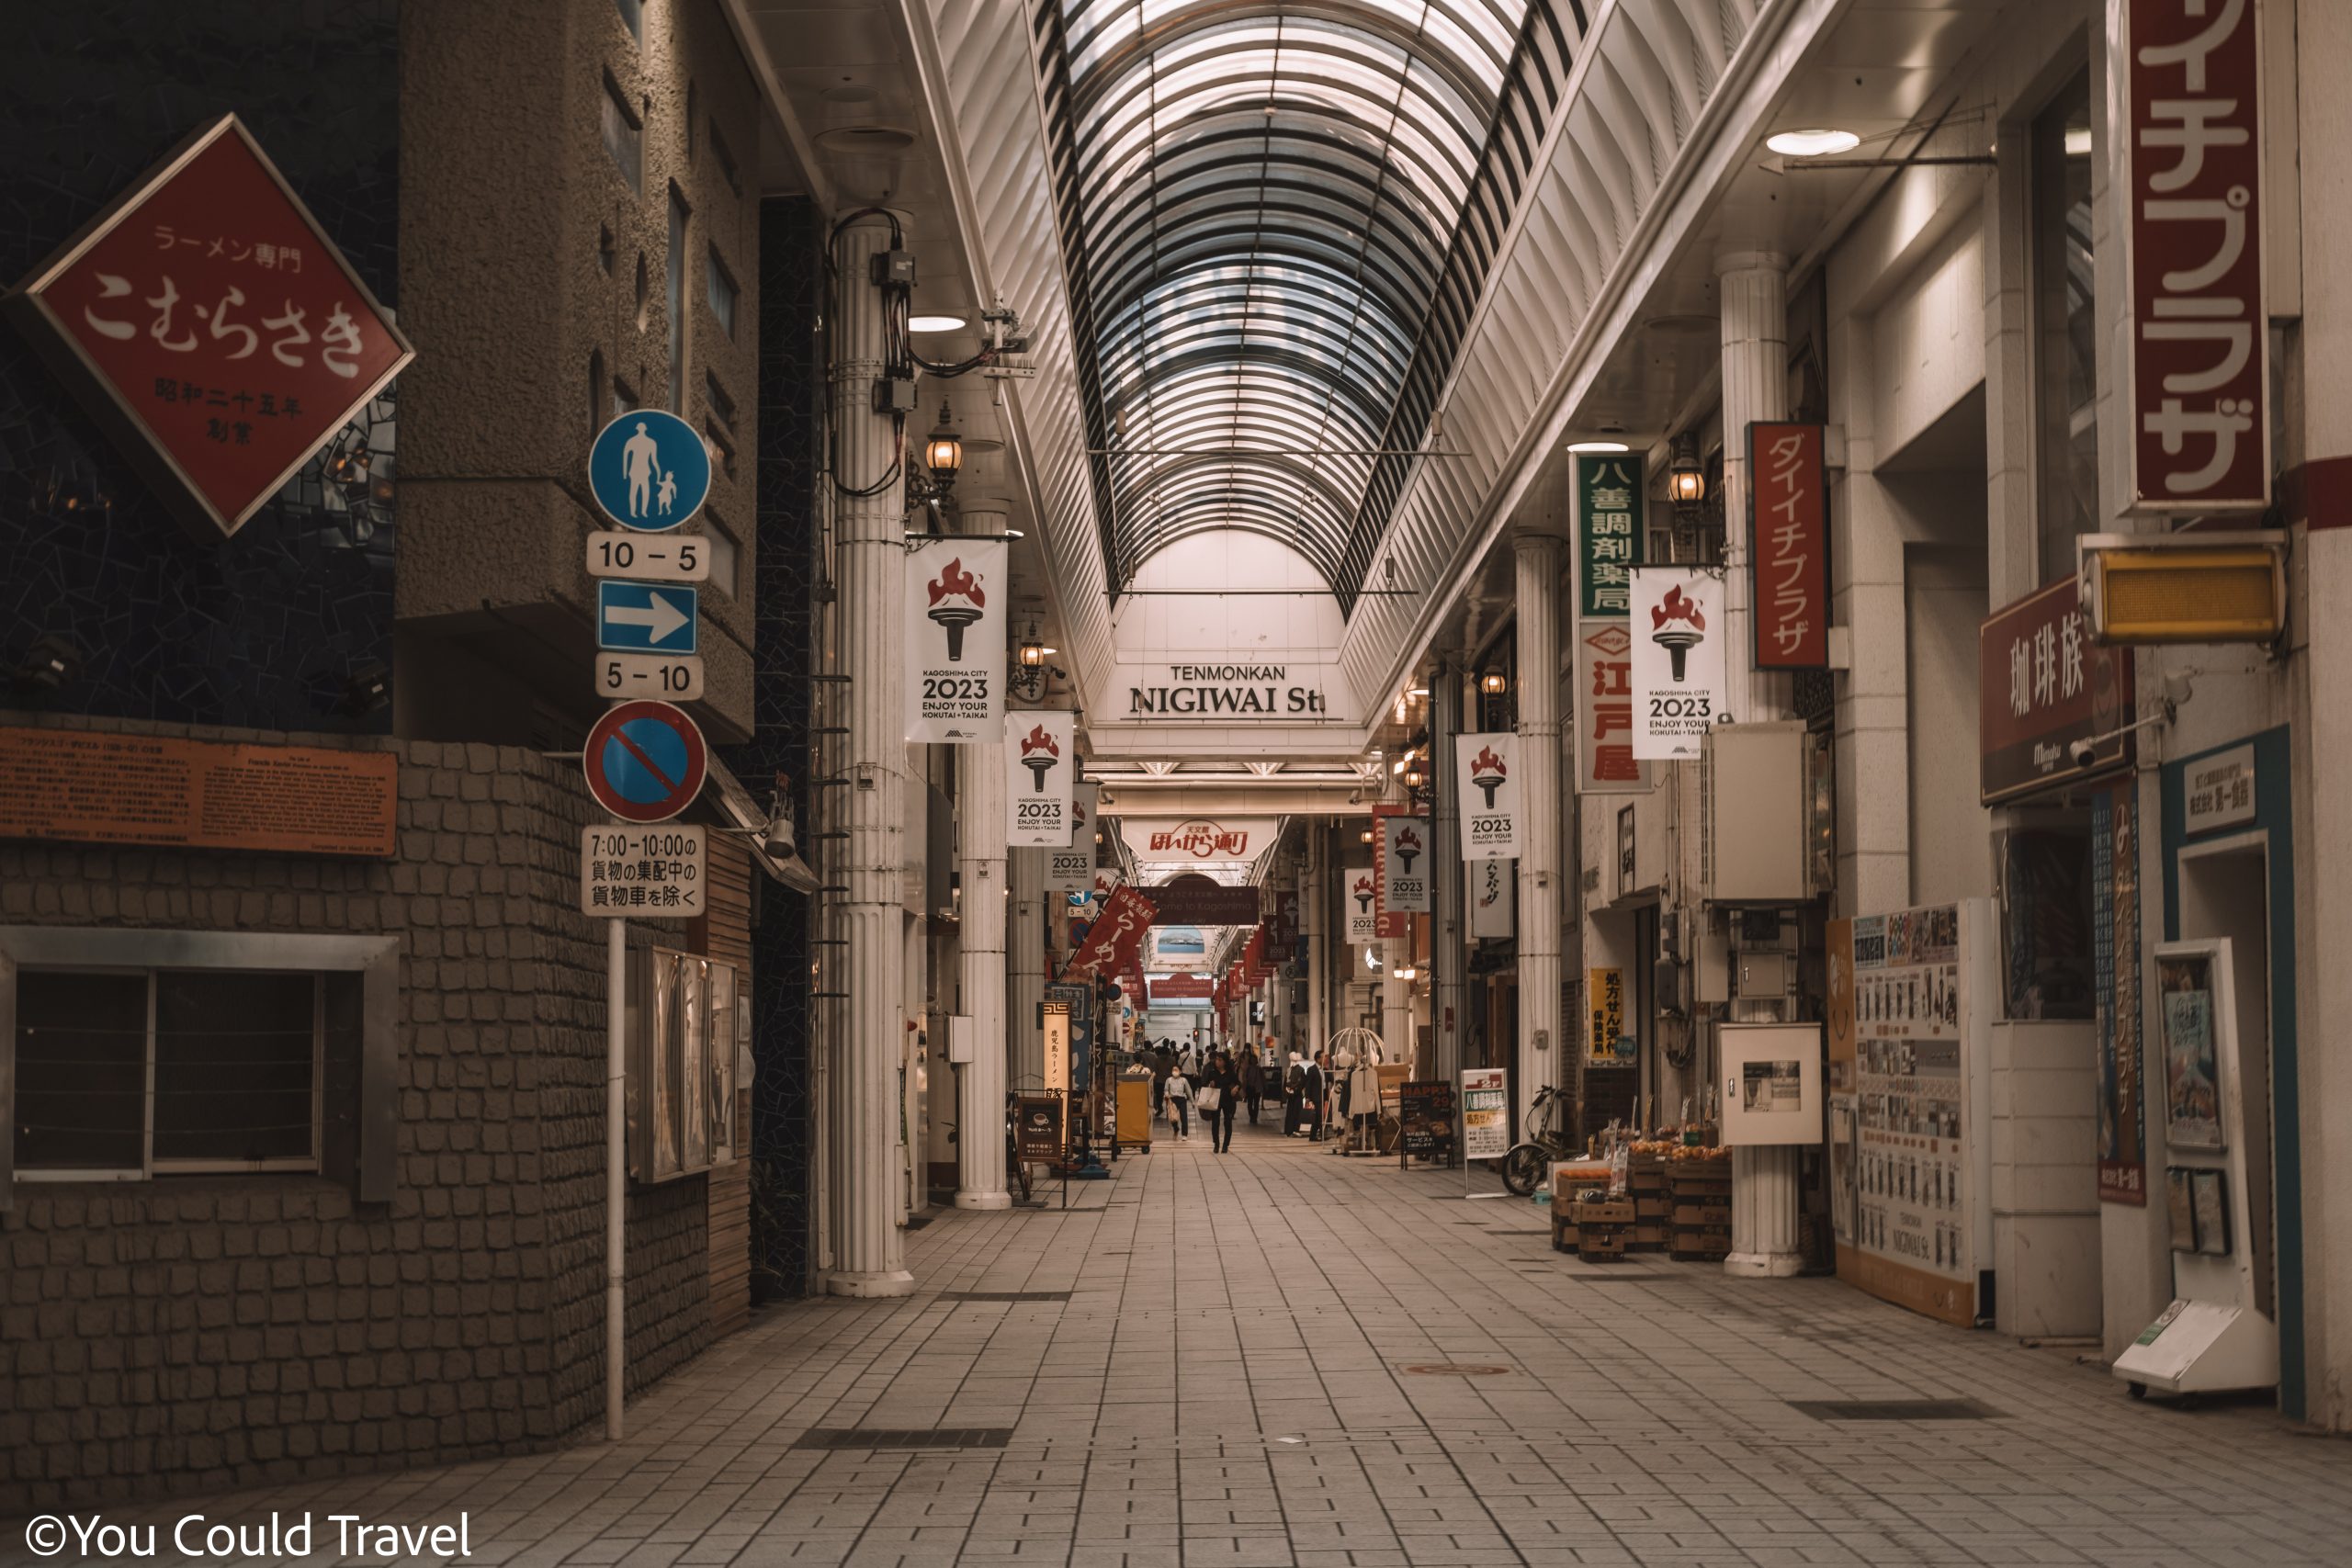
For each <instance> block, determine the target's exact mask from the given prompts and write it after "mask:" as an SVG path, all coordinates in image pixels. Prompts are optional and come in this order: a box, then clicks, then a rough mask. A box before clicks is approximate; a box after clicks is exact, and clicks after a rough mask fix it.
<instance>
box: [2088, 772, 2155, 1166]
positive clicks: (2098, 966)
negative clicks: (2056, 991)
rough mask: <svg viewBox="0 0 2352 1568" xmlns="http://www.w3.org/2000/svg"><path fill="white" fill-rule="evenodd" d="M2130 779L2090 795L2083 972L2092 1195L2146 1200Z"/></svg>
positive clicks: (2136, 857) (2136, 858) (2136, 850)
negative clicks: (2094, 1174) (2091, 1024)
mask: <svg viewBox="0 0 2352 1568" xmlns="http://www.w3.org/2000/svg"><path fill="white" fill-rule="evenodd" d="M2135 792H2136V786H2135V785H2134V784H2132V783H2131V782H2129V781H2127V782H2126V783H2124V784H2120V785H2119V786H2117V787H2116V788H2114V789H2111V790H2101V791H2099V792H2098V794H2096V795H2092V796H2091V973H2092V996H2093V1006H2094V1010H2095V1018H2096V1021H2097V1027H2098V1196H2099V1201H2101V1202H2103V1203H2129V1204H2131V1205H2133V1206H2134V1207H2138V1208H2145V1207H2146V1206H2147V1202H2148V1156H2147V1149H2146V1147H2145V1141H2144V1137H2143V1129H2144V1128H2145V1127H2146V1125H2147V1111H2146V1105H2145V1101H2144V1100H2143V1099H2142V1090H2141V1077H2140V834H2139V830H2138V820H2137V814H2138V807H2137V804H2136V802H2135V799H2134V795H2135Z"/></svg>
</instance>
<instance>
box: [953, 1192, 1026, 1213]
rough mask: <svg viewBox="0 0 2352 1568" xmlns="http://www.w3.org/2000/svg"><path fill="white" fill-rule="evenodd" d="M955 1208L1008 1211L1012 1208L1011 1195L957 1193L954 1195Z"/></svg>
mask: <svg viewBox="0 0 2352 1568" xmlns="http://www.w3.org/2000/svg"><path fill="white" fill-rule="evenodd" d="M956 1207H957V1208H959V1209H1010V1208H1012V1193H1010V1192H958V1193H956Z"/></svg>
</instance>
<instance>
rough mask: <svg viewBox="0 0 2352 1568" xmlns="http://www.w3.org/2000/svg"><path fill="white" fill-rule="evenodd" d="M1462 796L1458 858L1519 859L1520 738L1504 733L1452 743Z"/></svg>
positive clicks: (1456, 739)
mask: <svg viewBox="0 0 2352 1568" xmlns="http://www.w3.org/2000/svg"><path fill="white" fill-rule="evenodd" d="M1453 758H1454V762H1455V764H1456V772H1455V777H1456V778H1458V779H1459V780H1460V781H1461V783H1460V786H1459V787H1460V790H1461V793H1460V794H1459V795H1456V796H1455V798H1456V799H1457V800H1458V801H1460V802H1461V816H1462V858H1463V859H1464V861H1482V860H1517V859H1518V858H1519V737H1518V736H1516V735H1513V734H1511V733H1510V732H1509V731H1502V732H1498V733H1494V734H1486V735H1457V736H1455V737H1454V738H1453Z"/></svg>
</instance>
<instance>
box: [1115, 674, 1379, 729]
mask: <svg viewBox="0 0 2352 1568" xmlns="http://www.w3.org/2000/svg"><path fill="white" fill-rule="evenodd" d="M1324 671H1325V667H1324V666H1322V665H1318V664H1298V663H1285V662H1279V661H1271V660H1259V661H1253V660H1214V661H1204V662H1201V663H1182V664H1145V665H1140V666H1131V667H1129V668H1128V669H1127V670H1126V671H1122V673H1123V674H1124V675H1125V684H1126V688H1127V703H1126V712H1125V716H1126V717H1128V718H1151V719H1159V718H1175V719H1196V720H1213V721H1216V722H1227V723H1229V722H1264V721H1267V720H1278V721H1283V722H1288V723H1294V724H1309V723H1317V722H1319V721H1321V720H1325V719H1329V718H1333V717H1336V716H1337V715H1336V714H1335V713H1334V712H1333V709H1332V705H1331V700H1330V697H1329V693H1328V692H1327V691H1326V689H1325V686H1324V680H1323V677H1324Z"/></svg>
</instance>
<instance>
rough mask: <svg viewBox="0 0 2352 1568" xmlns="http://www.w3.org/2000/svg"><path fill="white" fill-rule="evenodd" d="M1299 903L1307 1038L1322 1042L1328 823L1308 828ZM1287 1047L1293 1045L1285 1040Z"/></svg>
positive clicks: (1326, 1028) (1326, 1022)
mask: <svg viewBox="0 0 2352 1568" xmlns="http://www.w3.org/2000/svg"><path fill="white" fill-rule="evenodd" d="M1302 885H1303V887H1304V889H1305V890H1304V892H1303V894H1302V895H1301V897H1300V898H1299V900H1298V919H1299V924H1300V926H1301V927H1302V928H1303V929H1304V930H1305V931H1306V1021H1305V1026H1304V1027H1303V1028H1302V1029H1301V1030H1300V1031H1299V1033H1300V1034H1301V1035H1303V1036H1306V1037H1308V1038H1311V1039H1314V1040H1316V1041H1318V1042H1319V1041H1322V1040H1326V1039H1329V1037H1330V1033H1331V830H1330V826H1329V824H1328V823H1324V822H1317V821H1313V820H1309V821H1308V823H1307V824H1306V876H1305V877H1304V878H1303V879H1302ZM1283 1043H1284V1045H1285V1046H1287V1045H1288V1043H1289V1039H1288V1037H1287V1036H1285V1037H1284V1040H1283Z"/></svg>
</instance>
